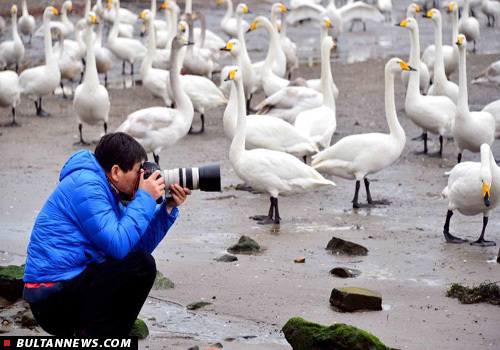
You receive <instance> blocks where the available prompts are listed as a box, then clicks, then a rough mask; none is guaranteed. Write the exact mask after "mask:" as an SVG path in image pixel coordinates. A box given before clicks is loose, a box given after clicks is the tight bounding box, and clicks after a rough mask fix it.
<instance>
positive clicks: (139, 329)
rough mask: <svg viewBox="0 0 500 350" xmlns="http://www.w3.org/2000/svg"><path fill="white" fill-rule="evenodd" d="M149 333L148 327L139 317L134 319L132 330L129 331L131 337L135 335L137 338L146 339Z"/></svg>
mask: <svg viewBox="0 0 500 350" xmlns="http://www.w3.org/2000/svg"><path fill="white" fill-rule="evenodd" d="M148 335H149V329H148V326H147V325H146V323H145V322H144V321H143V320H141V319H139V318H138V319H136V320H135V323H134V326H133V327H132V330H131V331H130V336H131V337H137V338H139V339H146V337H147V336H148Z"/></svg>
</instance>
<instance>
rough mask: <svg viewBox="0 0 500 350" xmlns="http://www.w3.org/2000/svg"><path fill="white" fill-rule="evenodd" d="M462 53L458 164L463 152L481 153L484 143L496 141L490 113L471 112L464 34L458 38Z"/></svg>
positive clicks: (455, 131)
mask: <svg viewBox="0 0 500 350" xmlns="http://www.w3.org/2000/svg"><path fill="white" fill-rule="evenodd" d="M457 45H458V50H459V53H460V64H459V83H460V94H459V97H458V113H457V117H456V119H455V123H454V125H453V129H452V133H453V138H454V140H455V144H456V146H457V151H458V163H460V161H461V160H462V152H463V151H464V150H465V149H466V150H469V151H471V152H479V151H480V148H481V145H482V144H483V143H486V144H488V145H489V146H491V145H492V144H493V141H494V140H495V119H493V116H492V115H491V114H490V113H488V112H470V111H469V101H468V94H467V70H466V54H467V50H466V47H467V39H465V36H464V35H463V34H460V35H459V36H458V41H457Z"/></svg>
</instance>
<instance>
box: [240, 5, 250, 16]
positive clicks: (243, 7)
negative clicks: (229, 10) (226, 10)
mask: <svg viewBox="0 0 500 350" xmlns="http://www.w3.org/2000/svg"><path fill="white" fill-rule="evenodd" d="M236 13H237V14H238V15H240V16H242V15H244V14H245V15H246V14H248V13H251V12H250V10H249V9H248V6H247V5H246V4H245V3H242V2H240V3H239V4H238V6H236Z"/></svg>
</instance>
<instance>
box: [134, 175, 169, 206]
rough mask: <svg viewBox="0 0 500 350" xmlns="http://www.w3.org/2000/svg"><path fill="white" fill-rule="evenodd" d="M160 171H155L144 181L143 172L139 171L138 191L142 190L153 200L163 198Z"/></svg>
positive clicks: (162, 183) (163, 188)
mask: <svg viewBox="0 0 500 350" xmlns="http://www.w3.org/2000/svg"><path fill="white" fill-rule="evenodd" d="M160 174H161V171H160V170H156V171H155V172H154V173H152V174H151V176H150V177H148V178H147V179H144V170H142V169H141V178H140V182H139V190H144V191H146V192H147V193H149V194H150V195H151V196H152V197H153V198H154V199H155V200H157V199H158V198H160V197H161V196H163V193H164V192H165V180H164V179H163V178H162V177H158V176H160Z"/></svg>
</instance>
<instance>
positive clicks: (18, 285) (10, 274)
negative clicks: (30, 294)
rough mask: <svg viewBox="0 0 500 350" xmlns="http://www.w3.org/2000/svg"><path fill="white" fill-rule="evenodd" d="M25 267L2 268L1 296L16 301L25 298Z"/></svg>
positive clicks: (11, 266)
mask: <svg viewBox="0 0 500 350" xmlns="http://www.w3.org/2000/svg"><path fill="white" fill-rule="evenodd" d="M23 277H24V265H21V266H17V265H9V266H2V267H0V296H2V297H4V298H5V299H7V300H10V301H16V300H17V299H19V298H21V297H22V296H23V288H24V282H23Z"/></svg>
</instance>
